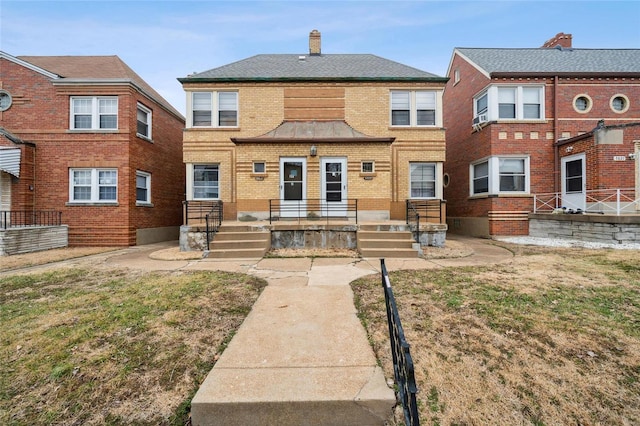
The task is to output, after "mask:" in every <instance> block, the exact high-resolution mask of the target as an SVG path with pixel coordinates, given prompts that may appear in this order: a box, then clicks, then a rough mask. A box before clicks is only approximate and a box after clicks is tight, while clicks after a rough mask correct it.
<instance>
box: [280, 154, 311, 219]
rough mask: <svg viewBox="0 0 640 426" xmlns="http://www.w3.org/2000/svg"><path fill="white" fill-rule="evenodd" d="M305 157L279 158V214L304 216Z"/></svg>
mask: <svg viewBox="0 0 640 426" xmlns="http://www.w3.org/2000/svg"><path fill="white" fill-rule="evenodd" d="M306 175H307V160H306V158H297V157H283V158H280V216H281V217H305V216H306V215H307V206H306V200H305V196H304V194H306V193H307V183H306V180H305V176H306Z"/></svg>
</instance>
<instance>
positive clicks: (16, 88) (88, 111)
mask: <svg viewBox="0 0 640 426" xmlns="http://www.w3.org/2000/svg"><path fill="white" fill-rule="evenodd" d="M183 128H184V118H183V117H182V115H181V114H180V113H179V112H178V111H176V110H175V109H174V108H173V107H172V106H171V105H170V104H169V103H168V102H167V101H166V100H164V99H163V98H162V97H161V96H160V95H159V94H158V93H157V92H156V91H155V90H153V89H152V88H151V87H150V86H149V85H148V84H147V83H145V82H144V81H143V80H142V79H141V78H140V77H139V76H138V75H137V74H136V73H135V72H134V71H133V70H131V69H130V68H129V67H128V66H127V65H126V64H125V63H124V62H122V60H120V58H118V57H117V56H21V57H14V56H11V55H8V54H6V53H4V52H0V130H1V131H0V168H1V169H2V170H0V210H2V211H42V210H55V211H60V212H62V223H63V224H66V225H68V229H69V231H68V232H69V234H68V241H69V245H71V246H83V245H84V246H96V245H109V246H130V245H136V244H141V243H148V242H155V241H162V240H169V239H177V238H178V233H179V226H180V224H181V221H182V200H183V197H184V179H185V176H184V166H183V165H182V144H181V141H182V130H183ZM18 154H19V155H18Z"/></svg>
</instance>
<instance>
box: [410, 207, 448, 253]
mask: <svg viewBox="0 0 640 426" xmlns="http://www.w3.org/2000/svg"><path fill="white" fill-rule="evenodd" d="M443 203H444V200H439V199H432V200H407V203H406V213H405V217H406V220H407V225H409V226H410V227H411V230H412V231H413V235H414V239H415V241H416V243H420V232H421V230H420V223H421V220H422V221H423V223H427V222H436V223H442V204H443Z"/></svg>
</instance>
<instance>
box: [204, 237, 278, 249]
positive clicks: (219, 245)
mask: <svg viewBox="0 0 640 426" xmlns="http://www.w3.org/2000/svg"><path fill="white" fill-rule="evenodd" d="M209 246H210V250H233V249H250V248H263V249H269V240H218V239H215V240H213V242H212V243H211V244H210V245H209Z"/></svg>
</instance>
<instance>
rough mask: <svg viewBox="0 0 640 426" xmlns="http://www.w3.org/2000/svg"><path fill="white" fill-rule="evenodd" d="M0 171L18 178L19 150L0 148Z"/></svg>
mask: <svg viewBox="0 0 640 426" xmlns="http://www.w3.org/2000/svg"><path fill="white" fill-rule="evenodd" d="M0 171H3V172H7V173H9V174H10V175H13V176H15V177H17V178H19V177H20V148H2V147H0Z"/></svg>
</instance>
